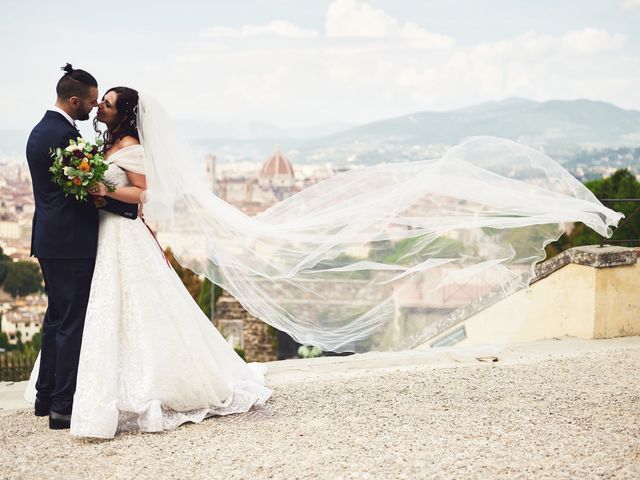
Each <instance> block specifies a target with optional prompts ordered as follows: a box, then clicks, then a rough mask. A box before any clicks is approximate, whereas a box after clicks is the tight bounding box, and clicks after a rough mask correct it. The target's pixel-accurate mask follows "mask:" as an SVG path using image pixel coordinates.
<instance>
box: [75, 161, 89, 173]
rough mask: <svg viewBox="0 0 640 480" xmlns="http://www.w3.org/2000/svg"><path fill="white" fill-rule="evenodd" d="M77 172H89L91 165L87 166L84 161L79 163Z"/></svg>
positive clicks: (87, 163)
mask: <svg viewBox="0 0 640 480" xmlns="http://www.w3.org/2000/svg"><path fill="white" fill-rule="evenodd" d="M78 170H80V171H82V172H88V171H89V170H91V165H89V162H87V161H86V160H83V161H82V162H80V165H78Z"/></svg>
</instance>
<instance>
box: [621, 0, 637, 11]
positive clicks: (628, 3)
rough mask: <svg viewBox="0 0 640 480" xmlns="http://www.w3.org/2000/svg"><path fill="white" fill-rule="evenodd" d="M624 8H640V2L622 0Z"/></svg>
mask: <svg viewBox="0 0 640 480" xmlns="http://www.w3.org/2000/svg"><path fill="white" fill-rule="evenodd" d="M622 8H624V9H625V10H634V9H636V8H640V0H622Z"/></svg>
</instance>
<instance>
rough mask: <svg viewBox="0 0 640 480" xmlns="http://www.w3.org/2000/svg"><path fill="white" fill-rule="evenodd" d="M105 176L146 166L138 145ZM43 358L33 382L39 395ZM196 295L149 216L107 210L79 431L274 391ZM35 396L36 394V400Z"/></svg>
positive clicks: (180, 416) (186, 413)
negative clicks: (169, 259)
mask: <svg viewBox="0 0 640 480" xmlns="http://www.w3.org/2000/svg"><path fill="white" fill-rule="evenodd" d="M109 160H110V161H111V162H112V163H111V165H110V167H109V170H108V172H107V174H106V181H107V182H109V183H111V184H114V185H116V186H126V185H128V184H129V182H128V179H127V175H126V173H125V170H128V171H132V172H134V173H144V150H143V148H142V147H141V146H140V145H134V146H130V147H126V148H123V149H121V150H119V151H117V152H115V153H114V154H112V155H111V157H110V159H109ZM37 371H38V365H37V364H36V366H35V368H34V373H33V374H32V378H31V380H30V385H29V387H28V389H27V394H26V396H27V398H28V399H30V400H31V399H33V398H34V396H35V395H34V394H35V388H34V385H35V380H36V378H37ZM271 393H272V392H271V390H269V389H268V388H266V387H265V386H264V366H263V365H260V364H255V363H249V364H247V363H245V362H244V361H243V360H242V359H241V358H240V357H239V356H238V355H237V354H236V353H235V351H234V350H233V348H232V347H231V345H229V344H228V343H227V341H226V340H225V339H224V337H223V336H222V335H221V334H220V332H218V330H216V328H215V327H214V326H213V325H212V324H211V322H210V321H209V319H208V318H207V317H206V316H205V315H204V313H203V312H202V311H201V310H200V308H199V307H198V305H197V304H196V303H195V302H194V300H193V299H192V297H191V295H190V294H189V292H188V291H187V290H186V288H185V287H184V286H183V284H182V282H181V280H180V278H179V277H178V275H177V274H176V273H175V271H174V270H173V269H172V268H170V266H169V265H168V263H167V261H166V259H165V258H164V256H163V253H162V251H161V249H160V247H159V246H158V244H157V243H156V240H155V239H154V237H153V236H152V234H151V233H150V231H149V230H148V228H147V227H146V225H145V224H144V223H143V221H142V220H141V219H139V218H138V219H136V220H130V219H126V218H123V217H120V216H117V215H113V214H110V213H107V212H100V234H99V240H98V254H97V258H96V266H95V271H94V276H93V281H92V283H91V294H90V298H89V304H88V307H87V314H86V320H85V326H84V334H83V339H82V350H81V353H80V363H79V368H78V380H77V387H76V394H75V396H74V403H73V413H72V418H71V434H73V435H77V436H86V437H100V438H111V437H113V436H114V435H115V434H116V432H118V431H145V432H157V431H162V430H170V429H173V428H176V427H177V426H179V425H181V424H183V423H185V422H200V421H202V420H203V419H204V418H207V417H210V416H214V415H227V414H233V413H240V412H246V411H248V410H249V409H250V408H251V407H252V406H253V405H256V404H263V403H264V402H266V400H267V399H268V398H269V396H270V395H271ZM30 397H31V398H30Z"/></svg>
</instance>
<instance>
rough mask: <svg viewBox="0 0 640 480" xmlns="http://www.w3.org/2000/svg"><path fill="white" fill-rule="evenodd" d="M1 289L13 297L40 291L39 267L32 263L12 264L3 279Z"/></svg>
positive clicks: (40, 276) (40, 275)
mask: <svg viewBox="0 0 640 480" xmlns="http://www.w3.org/2000/svg"><path fill="white" fill-rule="evenodd" d="M3 288H4V290H5V291H6V292H7V293H9V294H10V295H12V296H13V297H17V296H18V295H29V294H31V293H36V292H38V291H40V290H41V289H42V274H41V273H40V267H39V266H38V264H36V263H33V262H12V263H11V264H10V266H9V272H8V273H7V276H6V278H5V279H4V283H3Z"/></svg>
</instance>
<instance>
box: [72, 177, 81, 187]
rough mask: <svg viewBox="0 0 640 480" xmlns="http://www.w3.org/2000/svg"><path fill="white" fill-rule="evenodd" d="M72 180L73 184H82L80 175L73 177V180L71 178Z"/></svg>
mask: <svg viewBox="0 0 640 480" xmlns="http://www.w3.org/2000/svg"><path fill="white" fill-rule="evenodd" d="M71 181H72V182H73V184H74V185H77V186H80V185H82V179H81V178H80V177H75V178H74V179H73V180H71Z"/></svg>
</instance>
